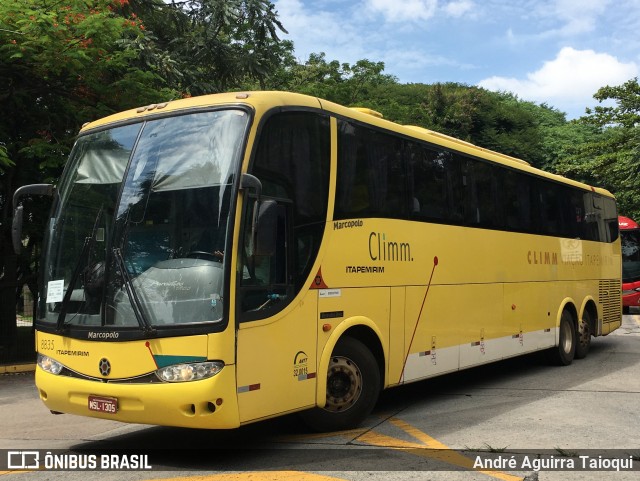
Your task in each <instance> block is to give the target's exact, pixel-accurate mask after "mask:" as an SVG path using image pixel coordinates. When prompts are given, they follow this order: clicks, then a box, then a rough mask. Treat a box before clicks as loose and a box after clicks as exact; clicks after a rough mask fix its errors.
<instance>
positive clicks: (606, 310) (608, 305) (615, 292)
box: [598, 279, 622, 323]
mask: <svg viewBox="0 0 640 481" xmlns="http://www.w3.org/2000/svg"><path fill="white" fill-rule="evenodd" d="M599 288H600V292H599V298H598V301H599V302H600V305H601V306H602V322H603V323H607V322H619V321H620V319H621V318H622V307H621V304H622V285H621V284H620V279H603V280H601V281H600V286H599Z"/></svg>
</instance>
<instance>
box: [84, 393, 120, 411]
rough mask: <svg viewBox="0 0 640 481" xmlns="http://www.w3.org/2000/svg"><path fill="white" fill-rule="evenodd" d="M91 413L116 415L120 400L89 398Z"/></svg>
mask: <svg viewBox="0 0 640 481" xmlns="http://www.w3.org/2000/svg"><path fill="white" fill-rule="evenodd" d="M89 411H96V412H99V413H107V414H115V413H117V412H118V399H116V398H114V397H102V396H89Z"/></svg>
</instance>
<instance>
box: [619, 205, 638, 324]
mask: <svg viewBox="0 0 640 481" xmlns="http://www.w3.org/2000/svg"><path fill="white" fill-rule="evenodd" d="M618 225H619V226H620V238H621V241H622V308H623V312H624V313H625V314H628V313H629V308H630V307H635V306H640V226H638V224H637V223H636V222H635V221H634V220H632V219H629V218H628V217H623V216H620V217H618Z"/></svg>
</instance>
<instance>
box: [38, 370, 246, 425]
mask: <svg viewBox="0 0 640 481" xmlns="http://www.w3.org/2000/svg"><path fill="white" fill-rule="evenodd" d="M36 386H37V388H38V393H39V395H40V399H42V401H43V402H44V404H45V405H46V406H47V408H49V409H50V410H51V411H53V412H60V413H67V414H77V415H79V416H89V417H95V418H101V419H109V420H112V421H121V422H125V423H140V424H155V425H162V426H179V427H188V428H205V429H232V428H237V427H238V426H239V425H240V419H239V415H238V404H237V399H236V394H237V393H236V380H235V366H234V365H227V366H225V367H224V368H223V369H222V371H220V372H219V373H218V374H217V375H215V376H213V377H212V378H209V379H204V380H200V381H192V382H178V383H168V382H167V383H165V382H158V383H145V384H143V383H140V384H135V383H119V382H108V383H105V382H101V381H93V380H88V379H80V378H75V377H68V376H60V375H54V374H51V373H48V372H45V371H43V370H42V369H41V368H40V367H37V368H36Z"/></svg>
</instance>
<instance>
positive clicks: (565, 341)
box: [550, 310, 578, 366]
mask: <svg viewBox="0 0 640 481" xmlns="http://www.w3.org/2000/svg"><path fill="white" fill-rule="evenodd" d="M577 340H578V333H577V329H576V326H575V323H574V322H573V316H572V315H571V313H570V312H569V311H566V310H565V311H562V316H561V317H560V332H559V340H558V345H557V346H556V347H554V348H552V349H551V351H550V354H551V361H552V362H553V363H554V364H557V365H559V366H568V365H569V364H571V363H572V362H573V358H574V357H575V355H576V344H577Z"/></svg>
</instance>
